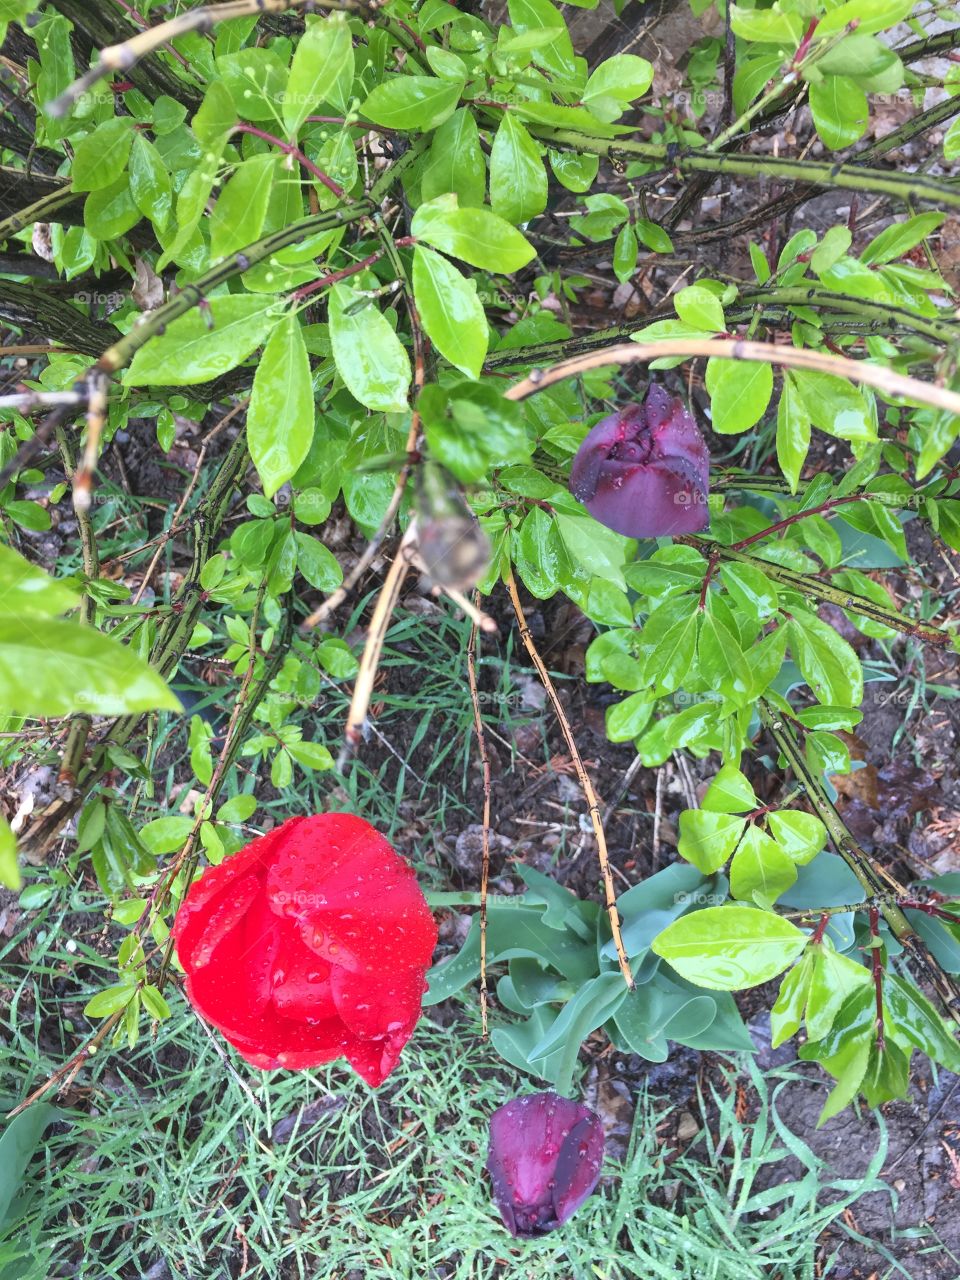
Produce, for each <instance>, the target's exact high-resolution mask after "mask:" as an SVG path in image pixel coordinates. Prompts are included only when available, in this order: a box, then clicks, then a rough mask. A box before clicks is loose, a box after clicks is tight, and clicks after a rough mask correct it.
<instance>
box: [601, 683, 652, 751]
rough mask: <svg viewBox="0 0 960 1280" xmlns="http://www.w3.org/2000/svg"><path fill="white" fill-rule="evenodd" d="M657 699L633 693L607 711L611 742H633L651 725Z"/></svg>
mask: <svg viewBox="0 0 960 1280" xmlns="http://www.w3.org/2000/svg"><path fill="white" fill-rule="evenodd" d="M654 701H655V699H654V698H652V697H651V696H650V695H649V694H648V693H632V694H631V695H630V697H629V698H624V700H623V701H622V702H614V703H612V704H611V705H610V706H609V707H607V710H606V717H605V718H606V730H607V737H608V738H609V739H610V741H611V742H631V741H632V740H633V739H634V738H636V737H639V735H640V734H641V733H643V731H644V729H645V728H646V727H647V725H648V724H649V723H650V718H651V716H652V715H653V707H654Z"/></svg>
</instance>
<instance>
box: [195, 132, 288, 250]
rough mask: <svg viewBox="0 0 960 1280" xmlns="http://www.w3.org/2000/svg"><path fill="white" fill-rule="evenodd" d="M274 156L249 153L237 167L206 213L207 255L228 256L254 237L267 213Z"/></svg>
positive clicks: (256, 235) (261, 227)
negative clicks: (208, 245)
mask: <svg viewBox="0 0 960 1280" xmlns="http://www.w3.org/2000/svg"><path fill="white" fill-rule="evenodd" d="M273 171H274V157H273V156H272V155H269V154H264V155H259V156H251V157H250V159H249V160H244V162H243V163H242V164H240V165H238V166H237V168H236V170H235V172H234V175H233V177H232V178H231V179H230V181H229V182H228V183H227V184H226V185H225V186H224V188H223V190H222V191H221V192H220V195H219V197H218V198H217V203H216V204H215V205H214V209H213V213H212V214H211V215H210V257H211V258H213V259H218V258H226V257H229V255H230V254H231V253H236V252H237V251H238V250H239V249H242V248H244V246H246V245H248V244H252V243H253V241H254V240H256V239H258V238H259V236H260V232H261V231H262V229H263V220H264V218H265V217H266V216H267V202H268V201H269V199H270V190H271V185H272V184H271V179H272V177H273Z"/></svg>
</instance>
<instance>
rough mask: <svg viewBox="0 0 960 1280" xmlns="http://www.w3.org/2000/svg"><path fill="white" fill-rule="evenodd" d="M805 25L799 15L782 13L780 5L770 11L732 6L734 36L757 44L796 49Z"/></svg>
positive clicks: (731, 24) (731, 23)
mask: <svg viewBox="0 0 960 1280" xmlns="http://www.w3.org/2000/svg"><path fill="white" fill-rule="evenodd" d="M804 26H805V23H804V20H803V18H802V17H801V16H800V14H799V13H784V12H781V7H780V5H779V4H775V5H774V6H773V7H772V8H770V9H741V7H740V6H739V5H738V4H733V5H731V6H730V28H731V30H732V31H733V34H734V35H736V36H740V37H741V38H742V39H744V40H753V41H755V42H756V43H757V44H782V45H783V46H784V47H785V48H787V49H794V48H796V46H797V45H798V44H799V43H800V39H801V37H802V35H803V29H804Z"/></svg>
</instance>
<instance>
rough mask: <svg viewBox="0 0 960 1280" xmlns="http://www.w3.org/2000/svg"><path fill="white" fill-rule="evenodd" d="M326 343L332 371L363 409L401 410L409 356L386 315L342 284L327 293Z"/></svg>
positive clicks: (405, 388)
mask: <svg viewBox="0 0 960 1280" xmlns="http://www.w3.org/2000/svg"><path fill="white" fill-rule="evenodd" d="M330 342H331V345H332V347H333V358H334V361H335V363H336V366H337V372H338V373H339V374H340V377H341V378H343V380H344V382H345V383H346V385H347V389H348V390H349V392H350V394H351V395H352V396H353V397H354V399H355V400H359V402H360V403H361V404H362V405H365V406H366V407H367V408H368V409H382V410H386V411H396V412H401V411H403V410H404V409H406V408H407V392H408V390H409V388H410V378H411V373H410V358H409V356H408V355H407V353H406V351H405V350H404V349H403V345H402V344H401V342H400V339H399V338H398V337H397V335H396V334H395V333H394V331H393V329H392V328H391V327H390V323H389V321H388V320H387V318H386V316H384V315H382V314H381V313H380V312H379V311H378V310H377V308H376V306H374V305H370V304H369V303H368V301H367V299H366V298H364V297H363V295H362V294H359V293H356V292H355V291H354V290H353V289H349V288H348V287H347V286H346V285H342V284H338V285H334V286H333V288H332V289H331V291H330Z"/></svg>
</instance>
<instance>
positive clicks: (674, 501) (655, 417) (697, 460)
mask: <svg viewBox="0 0 960 1280" xmlns="http://www.w3.org/2000/svg"><path fill="white" fill-rule="evenodd" d="M709 483H710V455H709V453H708V452H707V446H706V444H705V443H704V439H703V436H702V435H701V434H700V429H699V427H698V426H697V424H696V422H694V420H693V415H692V414H691V413H690V412H689V410H687V409H685V408H684V407H683V402H682V401H681V400H680V399H679V397H676V396H671V395H669V394H668V393H667V392H666V391H664V389H663V387H661V386H658V385H657V383H655V382H652V383H651V384H650V386H649V389H648V391H647V398H646V400H645V401H644V403H643V404H642V405H640V404H631V405H628V406H627V408H626V409H621V410H620V411H619V413H614V414H611V415H610V417H609V418H604V419H603V420H602V421H601V422H598V423H597V425H596V426H595V427H594V428H593V429H592V430H591V431H590V433H589V435H588V436H587V438H586V439H585V440H584V442H583V444H582V445H581V446H580V448H579V450H578V451H577V456H576V457H575V458H574V460H573V466H572V468H571V471H570V492H571V493H572V494H573V496H574V497H575V498H576V499H577V500H578V501H580V502H582V503H583V504H584V505H585V506H586V508H587V510H588V511H589V512H590V514H591V515H592V516H593V518H594V519H595V520H599V522H600V523H601V524H603V525H606V526H607V528H608V529H613V530H615V531H616V532H617V533H623V534H626V536H627V537H628V538H660V537H663V536H665V535H668V534H675V533H697V532H699V530H701V529H705V528H706V527H707V525H708V523H709V520H710V516H709V512H708V510H707V489H708V486H709Z"/></svg>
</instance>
